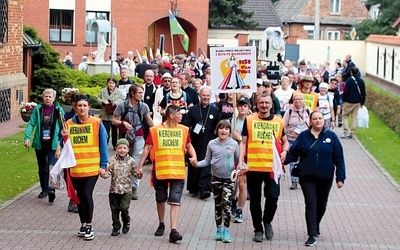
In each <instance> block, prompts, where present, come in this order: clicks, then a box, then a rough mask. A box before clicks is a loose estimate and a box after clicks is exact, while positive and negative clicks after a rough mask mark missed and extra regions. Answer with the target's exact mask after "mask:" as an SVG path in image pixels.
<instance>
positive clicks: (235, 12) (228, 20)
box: [209, 0, 258, 30]
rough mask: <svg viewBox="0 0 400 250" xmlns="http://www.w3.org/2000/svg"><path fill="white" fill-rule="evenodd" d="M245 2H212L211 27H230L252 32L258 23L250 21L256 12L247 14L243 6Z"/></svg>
mask: <svg viewBox="0 0 400 250" xmlns="http://www.w3.org/2000/svg"><path fill="white" fill-rule="evenodd" d="M244 3H245V0H210V15H209V18H210V26H217V27H219V26H221V25H229V26H233V27H235V28H237V29H244V30H251V29H254V28H255V27H257V25H258V22H256V21H252V20H249V19H250V18H251V17H252V16H253V14H254V12H246V11H244V10H243V9H242V8H241V6H242V5H243V4H244Z"/></svg>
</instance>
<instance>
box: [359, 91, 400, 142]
mask: <svg viewBox="0 0 400 250" xmlns="http://www.w3.org/2000/svg"><path fill="white" fill-rule="evenodd" d="M366 92H367V100H366V102H365V105H366V106H367V108H368V109H369V110H370V111H372V112H373V113H374V114H375V115H377V116H378V117H379V118H380V119H381V120H382V121H383V122H384V123H385V124H386V125H387V126H388V127H389V128H390V129H392V130H394V131H395V132H396V133H397V134H399V135H400V100H399V98H397V97H396V96H394V95H392V94H391V93H389V92H386V91H383V90H381V89H380V88H378V87H376V86H373V85H372V84H366Z"/></svg>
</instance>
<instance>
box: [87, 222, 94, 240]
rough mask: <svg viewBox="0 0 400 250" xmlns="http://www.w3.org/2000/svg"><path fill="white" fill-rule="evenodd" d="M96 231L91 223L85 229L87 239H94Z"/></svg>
mask: <svg viewBox="0 0 400 250" xmlns="http://www.w3.org/2000/svg"><path fill="white" fill-rule="evenodd" d="M93 239H94V232H93V228H92V226H91V225H87V226H86V229H85V240H93Z"/></svg>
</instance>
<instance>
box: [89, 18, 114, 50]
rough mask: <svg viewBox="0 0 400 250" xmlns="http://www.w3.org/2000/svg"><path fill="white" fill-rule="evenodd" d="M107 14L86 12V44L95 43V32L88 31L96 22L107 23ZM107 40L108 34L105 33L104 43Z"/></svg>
mask: <svg viewBox="0 0 400 250" xmlns="http://www.w3.org/2000/svg"><path fill="white" fill-rule="evenodd" d="M109 16H110V13H109V12H97V11H86V43H97V34H96V33H97V32H96V31H90V27H91V26H92V23H93V22H94V21H96V20H107V21H109ZM108 38H109V33H106V37H105V39H106V41H109V40H108Z"/></svg>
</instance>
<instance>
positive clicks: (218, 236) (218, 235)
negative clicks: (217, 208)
mask: <svg viewBox="0 0 400 250" xmlns="http://www.w3.org/2000/svg"><path fill="white" fill-rule="evenodd" d="M222 239H223V233H222V228H221V226H218V227H217V232H216V233H215V237H214V240H222Z"/></svg>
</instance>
